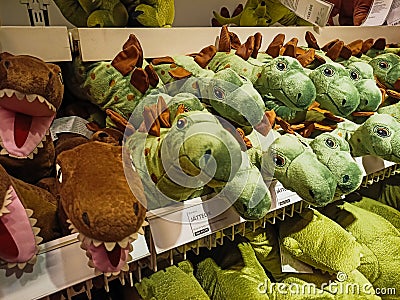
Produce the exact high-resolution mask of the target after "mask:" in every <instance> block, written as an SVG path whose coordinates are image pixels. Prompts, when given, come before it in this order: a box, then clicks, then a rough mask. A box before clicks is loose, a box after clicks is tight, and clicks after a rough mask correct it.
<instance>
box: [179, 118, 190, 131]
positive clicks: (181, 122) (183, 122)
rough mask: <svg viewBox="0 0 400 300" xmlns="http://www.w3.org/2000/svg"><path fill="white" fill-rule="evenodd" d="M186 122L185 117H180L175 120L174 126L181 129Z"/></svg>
mask: <svg viewBox="0 0 400 300" xmlns="http://www.w3.org/2000/svg"><path fill="white" fill-rule="evenodd" d="M186 124H187V120H186V119H185V118H180V119H179V120H178V121H177V122H176V127H178V128H179V129H182V128H184V127H185V126H186Z"/></svg>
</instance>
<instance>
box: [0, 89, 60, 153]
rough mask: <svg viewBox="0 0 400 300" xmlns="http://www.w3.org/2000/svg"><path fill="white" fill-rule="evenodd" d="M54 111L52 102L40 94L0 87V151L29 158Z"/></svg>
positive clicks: (38, 146) (52, 117) (47, 126)
mask: <svg viewBox="0 0 400 300" xmlns="http://www.w3.org/2000/svg"><path fill="white" fill-rule="evenodd" d="M55 115H56V108H55V107H54V105H52V104H51V103H49V102H48V101H47V100H46V99H45V98H44V97H42V96H40V95H36V94H29V95H28V94H23V93H21V92H18V91H16V90H13V89H2V90H0V119H1V120H2V122H1V124H0V146H1V148H2V149H1V152H0V155H9V156H11V157H16V158H31V159H32V158H33V156H34V154H36V153H37V152H38V149H39V148H41V147H43V143H42V141H43V140H44V139H45V138H46V133H47V131H48V129H49V127H50V125H51V123H52V121H53V119H54V117H55Z"/></svg>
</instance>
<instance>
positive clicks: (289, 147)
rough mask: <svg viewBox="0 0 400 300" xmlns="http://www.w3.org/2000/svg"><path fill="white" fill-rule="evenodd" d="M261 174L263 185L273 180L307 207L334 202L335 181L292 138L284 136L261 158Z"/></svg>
mask: <svg viewBox="0 0 400 300" xmlns="http://www.w3.org/2000/svg"><path fill="white" fill-rule="evenodd" d="M261 173H262V175H263V178H264V180H265V181H267V182H268V181H270V180H271V179H272V178H276V179H277V180H278V181H280V182H281V183H282V185H283V186H284V187H285V188H287V189H289V190H291V191H295V192H296V193H297V194H298V195H299V196H300V197H301V198H302V199H304V200H305V201H307V202H308V203H310V204H311V205H315V206H323V205H326V204H327V203H329V202H331V201H332V200H333V199H334V194H335V191H336V188H337V179H336V178H335V176H334V175H333V174H332V172H331V171H330V170H329V169H328V167H327V166H325V165H324V164H323V163H321V162H320V161H319V160H318V158H317V155H316V154H315V153H314V152H313V150H312V149H311V147H310V146H309V145H308V144H307V143H306V142H304V141H302V139H301V138H299V137H296V136H295V135H291V134H284V135H282V136H279V137H278V138H276V139H275V140H274V141H273V142H272V143H271V145H270V146H269V147H268V150H267V151H265V152H264V154H263V156H262V165H261ZM300 178H301V179H300Z"/></svg>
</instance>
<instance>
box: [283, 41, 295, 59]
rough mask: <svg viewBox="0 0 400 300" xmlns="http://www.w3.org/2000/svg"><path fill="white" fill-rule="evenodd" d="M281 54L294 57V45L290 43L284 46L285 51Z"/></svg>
mask: <svg viewBox="0 0 400 300" xmlns="http://www.w3.org/2000/svg"><path fill="white" fill-rule="evenodd" d="M283 55H286V56H290V57H294V58H296V47H295V46H294V45H292V44H289V45H287V46H286V47H285V51H284V52H283Z"/></svg>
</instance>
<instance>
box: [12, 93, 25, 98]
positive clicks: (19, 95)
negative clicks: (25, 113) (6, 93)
mask: <svg viewBox="0 0 400 300" xmlns="http://www.w3.org/2000/svg"><path fill="white" fill-rule="evenodd" d="M14 94H15V96H16V97H17V99H18V100H22V99H24V97H25V94H23V93H21V92H18V91H15V92H14Z"/></svg>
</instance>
